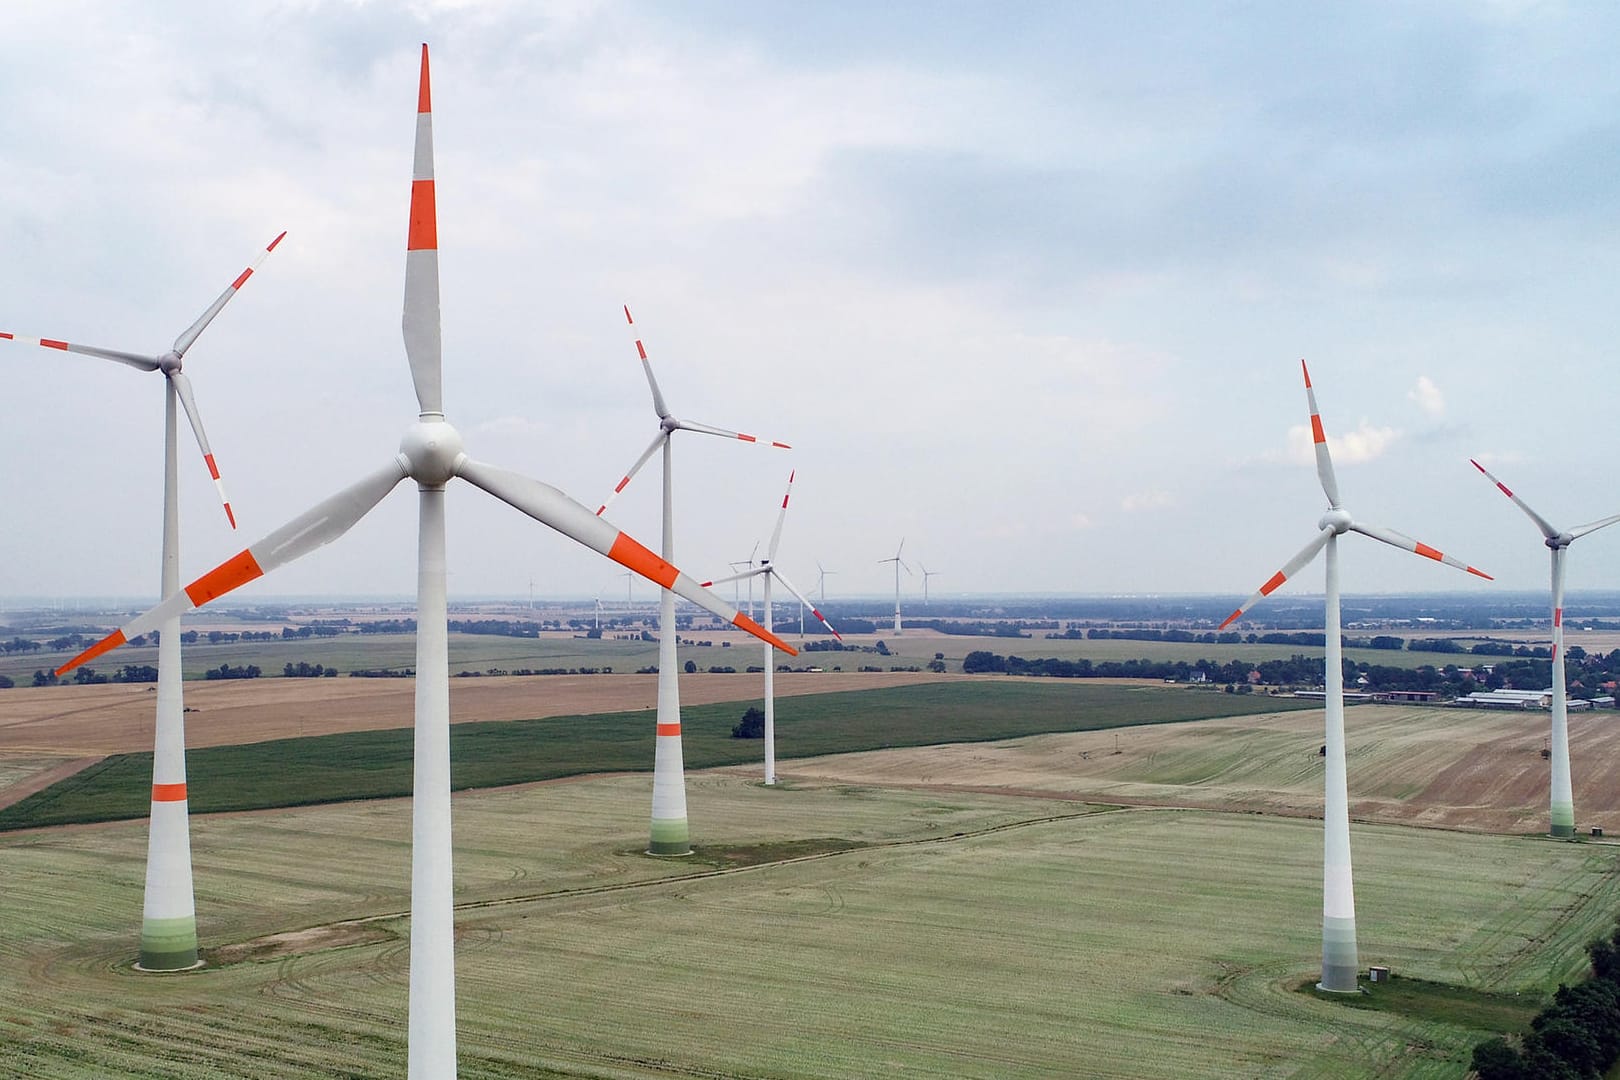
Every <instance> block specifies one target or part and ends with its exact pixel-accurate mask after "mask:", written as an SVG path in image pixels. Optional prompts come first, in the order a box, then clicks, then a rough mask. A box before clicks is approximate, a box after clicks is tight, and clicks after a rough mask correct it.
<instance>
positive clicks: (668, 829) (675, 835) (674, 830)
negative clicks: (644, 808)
mask: <svg viewBox="0 0 1620 1080" xmlns="http://www.w3.org/2000/svg"><path fill="white" fill-rule="evenodd" d="M647 854H649V855H690V854H692V834H691V832H690V831H689V830H688V829H687V827H686V819H685V818H677V819H675V820H673V821H658V820H656V819H655V820H654V821H653V823H652V840H651V841H650V842H649V843H648V844H647Z"/></svg>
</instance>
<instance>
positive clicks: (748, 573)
mask: <svg viewBox="0 0 1620 1080" xmlns="http://www.w3.org/2000/svg"><path fill="white" fill-rule="evenodd" d="M731 565H732V566H737V565H739V564H737V563H732V564H731ZM769 572H770V568H769V567H765V566H756V567H754V568H753V569H752V570H743V571H741V572H740V573H736V574H732V575H731V576H730V577H723V578H715V579H714V580H713V581H700V582H698V584H699V585H700V586H702V587H703V588H705V589H708V588H711V587H713V586H715V585H729V584H730V583H731V582H733V581H742V580H743V579H744V578H751V577H759V575H761V574H765V573H769Z"/></svg>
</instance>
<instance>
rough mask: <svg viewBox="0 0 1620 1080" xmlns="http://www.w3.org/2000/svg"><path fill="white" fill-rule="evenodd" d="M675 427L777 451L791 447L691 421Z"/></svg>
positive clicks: (741, 432)
mask: <svg viewBox="0 0 1620 1080" xmlns="http://www.w3.org/2000/svg"><path fill="white" fill-rule="evenodd" d="M675 426H676V427H678V428H680V429H681V430H682V431H695V432H697V433H698V434H700V435H718V436H719V437H720V438H722V439H737V440H740V441H741V442H745V443H758V444H759V445H761V446H774V447H776V448H777V449H778V450H791V449H793V447H791V446H789V445H788V444H787V443H785V442H778V441H777V440H775V439H765V438H762V437H760V436H758V435H749V434H748V433H747V432H743V431H732V430H730V429H728V428H722V427H714V426H712V425H710V424H698V423H694V422H693V421H691V420H676V421H675Z"/></svg>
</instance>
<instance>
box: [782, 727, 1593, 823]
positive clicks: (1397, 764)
mask: <svg viewBox="0 0 1620 1080" xmlns="http://www.w3.org/2000/svg"><path fill="white" fill-rule="evenodd" d="M1547 723H1548V720H1547V714H1546V713H1541V712H1531V713H1521V712H1487V711H1476V710H1468V709H1444V708H1421V707H1397V706H1370V705H1369V706H1359V707H1357V708H1354V709H1351V710H1350V711H1349V713H1348V714H1347V715H1346V720H1345V738H1346V749H1347V754H1348V760H1349V780H1350V813H1351V815H1352V816H1353V817H1355V818H1357V819H1360V820H1364V821H1383V822H1394V823H1403V824H1413V825H1426V826H1435V827H1443V828H1455V829H1468V830H1475V831H1481V832H1510V833H1511V832H1528V833H1533V832H1540V831H1542V830H1544V829H1545V828H1546V825H1547V821H1546V818H1547V800H1548V765H1547V762H1546V760H1545V759H1543V758H1542V756H1541V748H1542V745H1543V741H1544V740H1545V738H1546V734H1547ZM1569 726H1570V747H1571V767H1572V772H1573V774H1574V783H1575V809H1576V814H1577V816H1578V819H1579V820H1578V824H1579V826H1580V829H1581V830H1582V831H1583V832H1584V831H1585V830H1586V829H1587V828H1588V827H1589V826H1592V825H1605V824H1607V825H1609V826H1612V827H1613V828H1615V829H1620V788H1616V786H1615V785H1614V784H1612V783H1609V782H1607V778H1609V777H1613V776H1615V775H1620V717H1616V716H1614V714H1611V713H1586V714H1581V713H1577V714H1574V715H1572V716H1571V717H1570V720H1569ZM1321 743H1322V714H1321V713H1320V712H1319V711H1315V710H1312V711H1307V712H1297V713H1272V714H1269V715H1264V716H1250V717H1233V718H1226V719H1215V720H1200V721H1196V722H1192V723H1181V724H1164V725H1158V726H1152V727H1134V728H1126V729H1120V730H1115V731H1092V732H1080V733H1074V734H1059V735H1037V736H1031V737H1029V738H1023V739H1013V740H1009V741H1006V742H1000V743H974V744H962V745H955V746H931V747H919V748H916V749H904V750H888V751H882V752H875V753H860V754H842V755H835V756H830V757H823V758H811V759H805V760H801V761H794V762H791V763H790V764H788V765H787V766H785V767H784V769H783V772H784V773H785V774H787V775H791V776H794V777H802V778H805V779H812V778H813V779H816V780H836V781H841V782H844V783H861V784H875V785H882V786H892V785H904V786H908V787H920V788H939V789H956V790H963V791H980V792H1004V793H1009V794H1010V793H1015V792H1016V793H1020V794H1041V795H1046V796H1047V797H1052V798H1076V799H1086V800H1092V801H1101V802H1113V803H1126V804H1146V805H1167V806H1199V807H1212V808H1216V807H1218V808H1221V809H1231V810H1252V811H1262V812H1265V813H1274V814H1286V815H1311V816H1315V815H1320V813H1321V806H1322V759H1321V757H1320V756H1318V753H1317V750H1318V748H1319V747H1320V746H1321ZM1116 748H1117V752H1116Z"/></svg>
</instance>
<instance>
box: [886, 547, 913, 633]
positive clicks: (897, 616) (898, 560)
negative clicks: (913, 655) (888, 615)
mask: <svg viewBox="0 0 1620 1080" xmlns="http://www.w3.org/2000/svg"><path fill="white" fill-rule="evenodd" d="M905 550H906V538H905V537H903V536H902V537H901V538H900V546H899V547H897V548H895V549H894V556H893V557H892V558H888V559H879V560H878V565H879V566H882V565H883V564H884V563H886V562H892V563H894V636H895V637H899V636H900V634H901V628H900V568H901V567H902V566H904V567H905V569H906V573H907V574H910V573H911V567H909V566H906V561H905V560H904V559H902V558H901V557H900V555H901V553H902V552H904V551H905Z"/></svg>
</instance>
